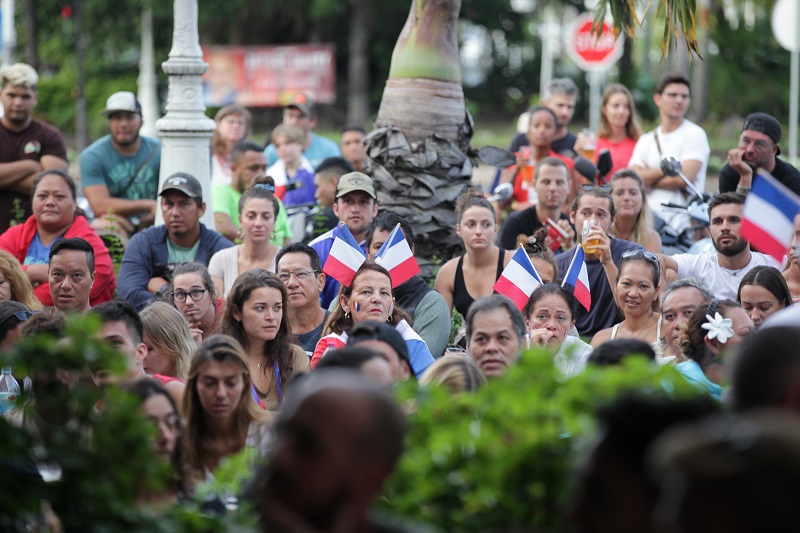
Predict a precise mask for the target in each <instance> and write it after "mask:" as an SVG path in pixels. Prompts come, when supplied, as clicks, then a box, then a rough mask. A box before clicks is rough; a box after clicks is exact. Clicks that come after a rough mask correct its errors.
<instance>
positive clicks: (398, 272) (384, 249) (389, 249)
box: [375, 224, 419, 289]
mask: <svg viewBox="0 0 800 533" xmlns="http://www.w3.org/2000/svg"><path fill="white" fill-rule="evenodd" d="M375 262H376V263H378V264H379V265H381V266H382V267H383V268H385V269H386V270H388V271H389V274H391V276H392V288H393V289H394V288H395V287H397V286H398V285H400V284H401V283H404V282H406V281H408V280H410V279H411V278H413V277H414V276H416V275H417V274H419V265H418V264H417V260H416V259H414V254H413V253H412V252H411V247H410V246H409V245H408V241H406V238H405V236H403V231H402V230H401V229H400V224H398V225H397V226H395V228H394V229H393V230H392V233H391V235H389V238H388V239H386V242H385V243H383V246H381V249H380V250H378V253H377V254H375Z"/></svg>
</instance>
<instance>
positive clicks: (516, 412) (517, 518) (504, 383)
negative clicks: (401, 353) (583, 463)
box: [383, 352, 697, 531]
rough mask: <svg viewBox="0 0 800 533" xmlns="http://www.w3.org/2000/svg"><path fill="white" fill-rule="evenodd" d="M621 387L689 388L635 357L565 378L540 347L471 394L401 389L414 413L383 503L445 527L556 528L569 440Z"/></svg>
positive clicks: (589, 427)
mask: <svg viewBox="0 0 800 533" xmlns="http://www.w3.org/2000/svg"><path fill="white" fill-rule="evenodd" d="M626 391H636V392H638V393H642V394H646V395H658V396H664V395H669V396H673V397H688V396H693V395H696V394H697V392H696V391H695V390H694V389H693V388H692V387H691V386H690V385H689V384H688V383H687V382H686V381H685V380H684V379H683V378H682V377H681V376H680V375H678V374H677V373H676V372H675V371H674V370H673V369H672V368H667V367H656V366H654V365H652V364H650V363H648V362H647V361H646V360H644V359H643V358H631V359H629V360H628V361H627V362H626V364H625V365H624V366H622V367H604V368H595V367H590V368H588V369H587V370H586V372H584V373H583V374H581V375H579V376H577V377H575V378H573V379H570V380H567V381H565V380H564V378H562V377H561V376H560V375H559V373H558V372H557V370H556V368H555V366H554V364H553V361H552V358H551V356H549V355H548V354H545V353H542V352H527V353H525V354H524V355H523V357H522V358H521V359H520V362H519V364H518V365H517V366H516V367H515V368H513V369H511V371H510V372H509V373H508V374H507V375H506V376H504V377H503V378H501V379H496V380H493V381H490V383H489V384H488V385H486V386H485V387H484V388H482V389H481V390H479V391H478V392H476V393H474V394H462V395H458V396H451V395H449V394H447V393H446V392H445V391H444V390H441V389H432V390H431V389H415V388H414V387H408V388H406V389H405V390H404V391H403V396H404V399H405V401H406V402H408V403H409V404H410V405H414V406H415V413H414V414H412V415H411V416H410V419H409V420H410V431H409V435H408V437H407V441H406V453H405V455H404V456H403V458H402V460H401V462H400V464H399V467H398V469H397V471H396V472H395V474H394V476H393V477H392V478H391V480H390V483H389V484H388V487H387V489H386V491H385V495H384V496H385V498H384V501H383V505H384V506H385V507H386V508H387V509H388V510H389V511H390V512H392V513H394V514H396V515H400V516H405V517H409V518H413V519H415V520H419V521H421V522H424V523H429V524H432V525H435V526H437V527H440V528H442V530H444V531H481V530H482V531H486V530H503V531H508V530H514V528H518V529H519V530H524V531H531V530H532V529H534V528H544V529H548V530H550V529H555V530H558V529H561V528H562V527H563V523H562V521H561V510H562V508H563V504H564V502H565V499H566V496H567V493H568V491H569V488H570V487H569V485H570V483H569V481H570V478H571V475H572V471H573V468H574V462H573V457H574V456H575V454H574V450H575V448H576V445H577V444H578V443H580V442H586V440H587V439H588V438H590V437H591V436H592V435H593V432H594V430H595V427H594V426H595V417H594V412H595V410H596V408H597V407H598V406H600V405H602V404H604V403H606V402H608V401H609V400H611V399H613V398H615V397H616V396H618V395H620V394H621V393H623V392H626Z"/></svg>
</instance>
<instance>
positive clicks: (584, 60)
mask: <svg viewBox="0 0 800 533" xmlns="http://www.w3.org/2000/svg"><path fill="white" fill-rule="evenodd" d="M593 24H594V21H593V19H592V16H591V15H584V16H581V17H578V19H577V20H576V21H575V24H574V25H573V26H572V31H570V32H568V33H567V51H568V52H569V55H570V57H571V58H572V59H573V60H574V61H575V63H577V64H578V66H579V67H580V68H581V69H583V70H605V69H607V68H608V67H610V66H611V65H613V64H614V63H616V62H617V60H618V59H619V58H620V57H621V56H622V46H623V44H622V36H620V37H619V39H617V38H615V37H614V29H613V28H612V27H611V24H609V23H608V22H604V23H603V30H602V32H601V33H600V35H598V36H595V35H593V34H592V25H593Z"/></svg>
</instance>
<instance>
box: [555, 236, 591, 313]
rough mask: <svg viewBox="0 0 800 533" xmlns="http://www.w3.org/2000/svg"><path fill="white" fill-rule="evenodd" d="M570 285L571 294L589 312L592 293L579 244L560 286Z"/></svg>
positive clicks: (581, 248) (584, 256) (584, 255)
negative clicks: (571, 288)
mask: <svg viewBox="0 0 800 533" xmlns="http://www.w3.org/2000/svg"><path fill="white" fill-rule="evenodd" d="M565 285H571V286H572V287H573V290H572V294H573V296H575V299H576V300H578V301H579V302H580V304H581V305H582V306H583V307H584V309H586V310H587V311H590V310H591V308H592V293H591V292H590V291H589V271H588V270H587V269H586V254H584V253H583V247H582V246H581V245H580V244H579V245H578V247H577V248H576V249H575V255H574V256H572V262H571V263H570V264H569V268H568V269H567V275H566V276H564V281H563V282H561V286H562V287H564V286H565Z"/></svg>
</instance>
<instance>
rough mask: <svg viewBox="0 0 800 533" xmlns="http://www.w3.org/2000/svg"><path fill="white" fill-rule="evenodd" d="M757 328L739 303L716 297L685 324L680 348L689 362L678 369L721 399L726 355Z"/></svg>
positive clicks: (701, 307)
mask: <svg viewBox="0 0 800 533" xmlns="http://www.w3.org/2000/svg"><path fill="white" fill-rule="evenodd" d="M755 330H756V327H755V326H754V325H753V321H752V320H750V317H749V316H748V315H747V313H745V311H744V309H742V307H741V306H740V305H739V304H738V303H736V302H734V301H733V300H719V299H717V298H714V299H713V300H711V301H710V302H708V304H704V305H701V306H700V307H698V308H697V310H696V311H695V312H694V314H693V315H692V317H691V318H690V319H689V322H688V323H687V324H686V328H685V329H684V331H683V333H682V335H681V340H680V347H681V351H682V352H683V355H685V356H686V358H687V359H688V361H684V362H683V363H678V364H677V365H676V366H675V368H676V369H677V370H678V372H680V373H681V374H682V375H683V377H685V378H686V379H687V381H689V382H690V383H693V384H695V385H696V386H697V387H698V388H699V389H701V390H703V391H706V392H708V393H709V394H710V395H711V396H713V397H714V398H716V399H717V400H720V399H722V386H721V384H722V380H723V377H724V369H723V359H724V357H725V354H726V353H728V352H729V351H730V350H731V349H732V348H734V347H735V346H737V345H738V344H739V343H740V342H741V341H742V339H743V338H744V337H745V336H747V335H750V334H751V333H753V332H755Z"/></svg>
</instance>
